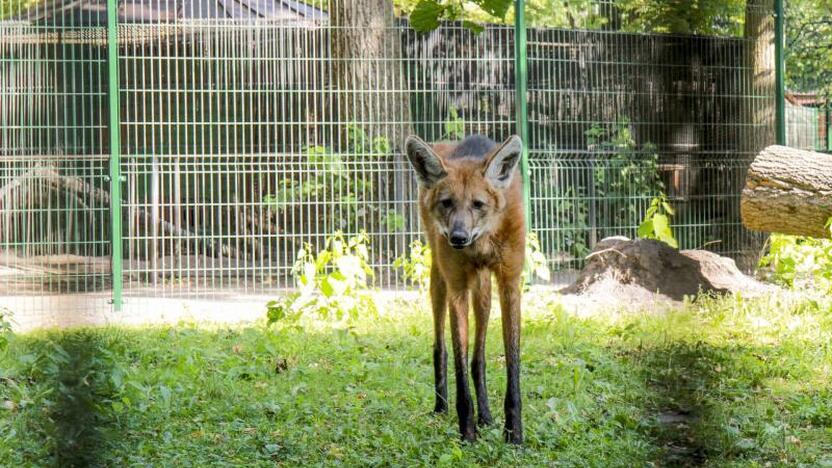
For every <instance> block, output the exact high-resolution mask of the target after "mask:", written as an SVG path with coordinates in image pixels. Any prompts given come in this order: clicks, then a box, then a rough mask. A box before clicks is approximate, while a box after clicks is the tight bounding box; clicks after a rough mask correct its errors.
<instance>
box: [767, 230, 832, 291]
mask: <svg viewBox="0 0 832 468" xmlns="http://www.w3.org/2000/svg"><path fill="white" fill-rule="evenodd" d="M830 221H832V218H830ZM830 224H832V223H830V222H827V227H830ZM830 229H832V228H830ZM760 267H762V268H765V269H766V270H767V271H768V273H769V275H770V278H771V279H773V280H774V281H776V282H778V283H780V284H783V285H785V286H788V287H791V288H807V289H816V290H818V291H820V292H823V293H826V294H830V293H832V240H830V239H815V238H812V237H802V236H787V235H783V234H773V235H772V236H771V239H770V240H769V249H768V253H767V254H766V255H765V256H763V258H762V259H761V260H760Z"/></svg>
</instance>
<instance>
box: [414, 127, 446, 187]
mask: <svg viewBox="0 0 832 468" xmlns="http://www.w3.org/2000/svg"><path fill="white" fill-rule="evenodd" d="M404 146H405V151H406V152H407V159H408V160H410V165H411V166H413V169H414V170H415V171H416V180H418V181H419V184H420V185H422V186H424V187H432V186H433V185H434V184H436V183H437V182H439V181H440V180H442V178H444V177H445V176H446V175H448V172H447V171H446V170H445V165H444V164H443V163H442V158H440V157H439V156H438V155H437V154H436V153H435V152H434V151H433V149H432V148H431V147H430V145H429V144H427V143H425V142H424V141H422V139H421V138H419V137H417V136H416V135H410V136H409V137H407V140H406V141H405V143H404Z"/></svg>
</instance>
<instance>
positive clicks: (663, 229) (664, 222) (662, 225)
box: [652, 214, 670, 236]
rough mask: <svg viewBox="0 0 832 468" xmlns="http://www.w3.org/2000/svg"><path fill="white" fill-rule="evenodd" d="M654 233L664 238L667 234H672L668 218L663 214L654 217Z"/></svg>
mask: <svg viewBox="0 0 832 468" xmlns="http://www.w3.org/2000/svg"><path fill="white" fill-rule="evenodd" d="M652 221H653V232H654V233H655V234H656V235H657V236H663V235H665V234H666V233H668V232H670V223H669V222H668V219H667V216H666V215H662V214H657V215H656V216H653V219H652Z"/></svg>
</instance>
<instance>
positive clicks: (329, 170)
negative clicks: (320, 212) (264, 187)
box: [263, 125, 405, 232]
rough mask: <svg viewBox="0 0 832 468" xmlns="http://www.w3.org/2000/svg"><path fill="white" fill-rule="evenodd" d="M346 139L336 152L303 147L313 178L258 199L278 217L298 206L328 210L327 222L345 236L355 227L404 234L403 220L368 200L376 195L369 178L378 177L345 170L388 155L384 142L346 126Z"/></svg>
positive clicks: (289, 182)
mask: <svg viewBox="0 0 832 468" xmlns="http://www.w3.org/2000/svg"><path fill="white" fill-rule="evenodd" d="M346 135H347V142H346V143H347V144H346V147H345V148H344V150H343V151H342V152H335V151H333V150H332V149H330V148H328V147H326V146H310V147H308V148H306V150H305V156H306V163H307V164H308V165H309V167H310V169H312V170H313V171H314V173H312V174H307V175H306V176H305V177H303V178H297V179H296V178H284V179H282V180H280V182H279V184H280V186H279V188H278V190H277V191H276V192H275V193H273V194H269V195H266V196H265V197H263V203H264V204H266V205H269V206H271V207H273V208H274V209H276V210H278V211H279V212H285V211H288V210H291V209H293V208H294V207H295V206H297V204H298V203H300V202H303V203H314V204H318V205H323V206H327V207H329V208H330V209H331V210H332V211H333V213H332V214H331V215H330V216H329V219H331V220H333V221H335V222H337V223H339V224H338V226H337V228H338V229H340V230H345V231H347V230H351V231H354V230H357V228H358V227H359V226H381V227H384V228H386V229H387V230H389V231H395V232H399V231H402V230H404V228H405V222H404V217H403V216H402V215H401V214H400V213H398V212H397V211H396V210H394V209H385V207H383V206H380V204H379V203H378V200H376V199H373V198H372V197H373V196H374V194H375V193H376V191H375V190H374V184H373V177H378V175H377V174H374V173H372V172H363V171H359V170H354V169H351V168H350V167H349V161H351V160H355V159H367V158H369V159H379V158H382V157H385V156H388V155H390V153H391V151H392V149H391V145H390V142H389V140H388V139H387V138H385V137H383V136H378V137H374V138H373V137H370V136H368V135H367V134H366V133H365V132H364V130H362V129H361V128H360V127H358V126H357V125H348V126H347V130H346Z"/></svg>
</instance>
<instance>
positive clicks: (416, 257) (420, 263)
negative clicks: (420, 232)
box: [393, 239, 432, 291]
mask: <svg viewBox="0 0 832 468" xmlns="http://www.w3.org/2000/svg"><path fill="white" fill-rule="evenodd" d="M431 262H432V258H431V253H430V247H428V246H427V245H425V244H422V241H421V240H419V239H416V240H414V241H413V242H411V243H410V249H409V252H408V253H407V254H405V255H402V256H401V257H399V258H397V259H396V261H394V262H393V267H394V268H400V269H401V270H402V274H403V276H404V279H406V280H407V281H411V282H413V283H416V285H418V286H419V289H421V290H422V291H427V289H428V286H430V269H431Z"/></svg>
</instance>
